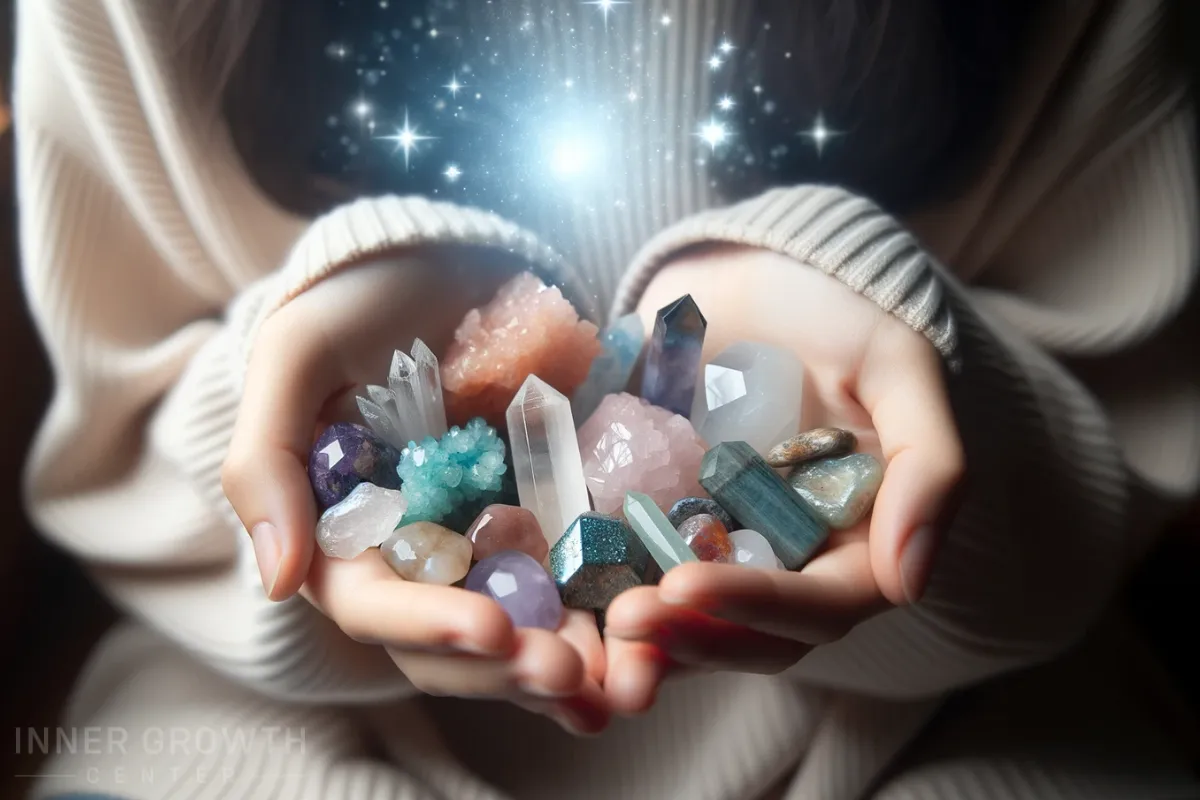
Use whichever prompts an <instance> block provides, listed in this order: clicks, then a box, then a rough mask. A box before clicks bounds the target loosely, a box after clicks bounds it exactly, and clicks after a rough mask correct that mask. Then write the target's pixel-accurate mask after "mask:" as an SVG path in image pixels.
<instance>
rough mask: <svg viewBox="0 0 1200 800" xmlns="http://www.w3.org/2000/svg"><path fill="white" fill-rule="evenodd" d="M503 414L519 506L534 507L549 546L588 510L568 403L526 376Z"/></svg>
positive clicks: (543, 383) (585, 487)
mask: <svg viewBox="0 0 1200 800" xmlns="http://www.w3.org/2000/svg"><path fill="white" fill-rule="evenodd" d="M507 416H508V436H509V440H510V442H509V446H510V447H511V448H512V457H513V469H514V475H515V477H516V481H517V495H518V497H519V498H520V501H521V507H522V508H527V509H529V510H530V511H532V512H533V515H534V516H535V517H537V521H538V524H539V525H540V526H541V528H542V533H543V534H545V536H546V541H547V543H549V545H550V546H551V547H553V546H554V543H555V542H557V541H558V540H559V537H561V536H562V535H563V532H564V531H566V529H567V528H568V527H569V526H570V525H571V523H573V522H574V521H575V519H576V517H578V516H579V515H580V514H583V513H584V512H586V511H590V510H591V505H590V504H589V501H588V491H587V484H586V483H584V479H583V462H582V460H581V459H580V457H579V443H578V441H577V440H576V438H575V420H574V417H573V416H572V414H571V403H570V402H569V401H568V400H567V398H566V397H564V396H563V395H562V394H561V393H560V392H558V391H557V390H555V389H554V387H553V386H550V385H549V384H548V383H546V382H545V381H543V380H542V379H541V378H539V377H537V376H536V375H530V376H529V377H528V378H527V379H526V380H525V383H523V384H521V388H520V390H518V391H517V395H516V397H514V398H513V400H512V403H511V404H510V405H509V407H508V414H507Z"/></svg>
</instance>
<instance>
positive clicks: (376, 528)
mask: <svg viewBox="0 0 1200 800" xmlns="http://www.w3.org/2000/svg"><path fill="white" fill-rule="evenodd" d="M407 508H408V501H407V500H405V499H404V495H403V494H401V493H400V492H398V491H396V490H394V489H384V488H382V487H379V486H376V485H375V484H373V483H360V484H359V485H358V486H355V487H354V491H352V492H350V494H349V495H347V497H346V499H345V500H343V501H342V502H340V503H338V504H337V505H335V506H331V507H330V508H329V509H328V510H327V511H326V512H325V513H324V514H322V515H321V519H320V520H319V521H318V522H317V544H318V545H319V546H320V548H321V552H323V553H325V555H327V556H329V557H330V558H355V557H357V556H358V555H360V554H362V553H363V552H365V551H366V550H367V549H368V548H371V547H378V546H379V545H381V544H383V543H384V542H385V541H387V539H388V537H389V536H391V535H392V531H394V530H395V529H396V525H398V524H399V522H400V519H401V518H402V517H403V516H404V511H405V509H407Z"/></svg>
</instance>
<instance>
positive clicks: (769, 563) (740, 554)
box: [729, 529, 783, 569]
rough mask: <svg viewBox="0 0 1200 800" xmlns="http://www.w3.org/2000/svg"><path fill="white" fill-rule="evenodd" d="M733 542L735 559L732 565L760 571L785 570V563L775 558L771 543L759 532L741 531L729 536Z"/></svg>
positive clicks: (730, 560) (732, 560)
mask: <svg viewBox="0 0 1200 800" xmlns="http://www.w3.org/2000/svg"><path fill="white" fill-rule="evenodd" d="M729 540H730V541H731V542H733V557H732V558H730V559H729V563H731V564H740V565H741V566H743V567H757V568H759V569H783V562H782V561H780V560H779V559H778V558H776V557H775V551H774V550H772V549H771V543H770V542H768V541H767V539H766V537H764V536H763V535H762V534H761V533H759V532H758V531H752V530H746V529H743V530H740V531H734V532H733V533H731V534H729Z"/></svg>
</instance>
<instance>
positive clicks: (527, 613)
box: [466, 550, 563, 631]
mask: <svg viewBox="0 0 1200 800" xmlns="http://www.w3.org/2000/svg"><path fill="white" fill-rule="evenodd" d="M466 588H467V589H469V590H470V591H472V592H479V593H480V594H484V595H487V596H488V597H490V598H492V599H493V600H495V601H496V602H497V603H499V604H500V607H501V608H503V609H504V611H505V612H506V613H507V614H508V616H509V618H510V619H511V620H512V622H513V625H515V626H516V627H518V628H545V629H546V630H548V631H554V630H558V626H559V625H560V624H561V623H562V618H563V604H562V599H561V598H560V597H559V596H558V588H557V587H556V586H555V585H554V581H552V580H551V579H550V576H549V574H547V573H546V570H545V569H544V568H543V567H542V565H541V564H539V563H538V562H537V561H535V560H533V558H531V557H530V556H527V555H525V554H524V553H521V552H518V551H516V550H503V551H501V552H499V553H496V554H495V555H494V556H488V557H487V558H485V559H484V560H483V561H480V562H479V563H478V564H476V565H475V567H474V568H473V569H472V570H471V572H470V573H469V574H468V575H467V582H466Z"/></svg>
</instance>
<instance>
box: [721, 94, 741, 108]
mask: <svg viewBox="0 0 1200 800" xmlns="http://www.w3.org/2000/svg"><path fill="white" fill-rule="evenodd" d="M735 105H737V103H735V102H733V98H732V97H730V96H729V95H725V96H724V97H722V98H721V99H720V100H718V101H717V108H719V109H721V110H722V111H728V110H730V109H731V108H733V107H734V106H735Z"/></svg>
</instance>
